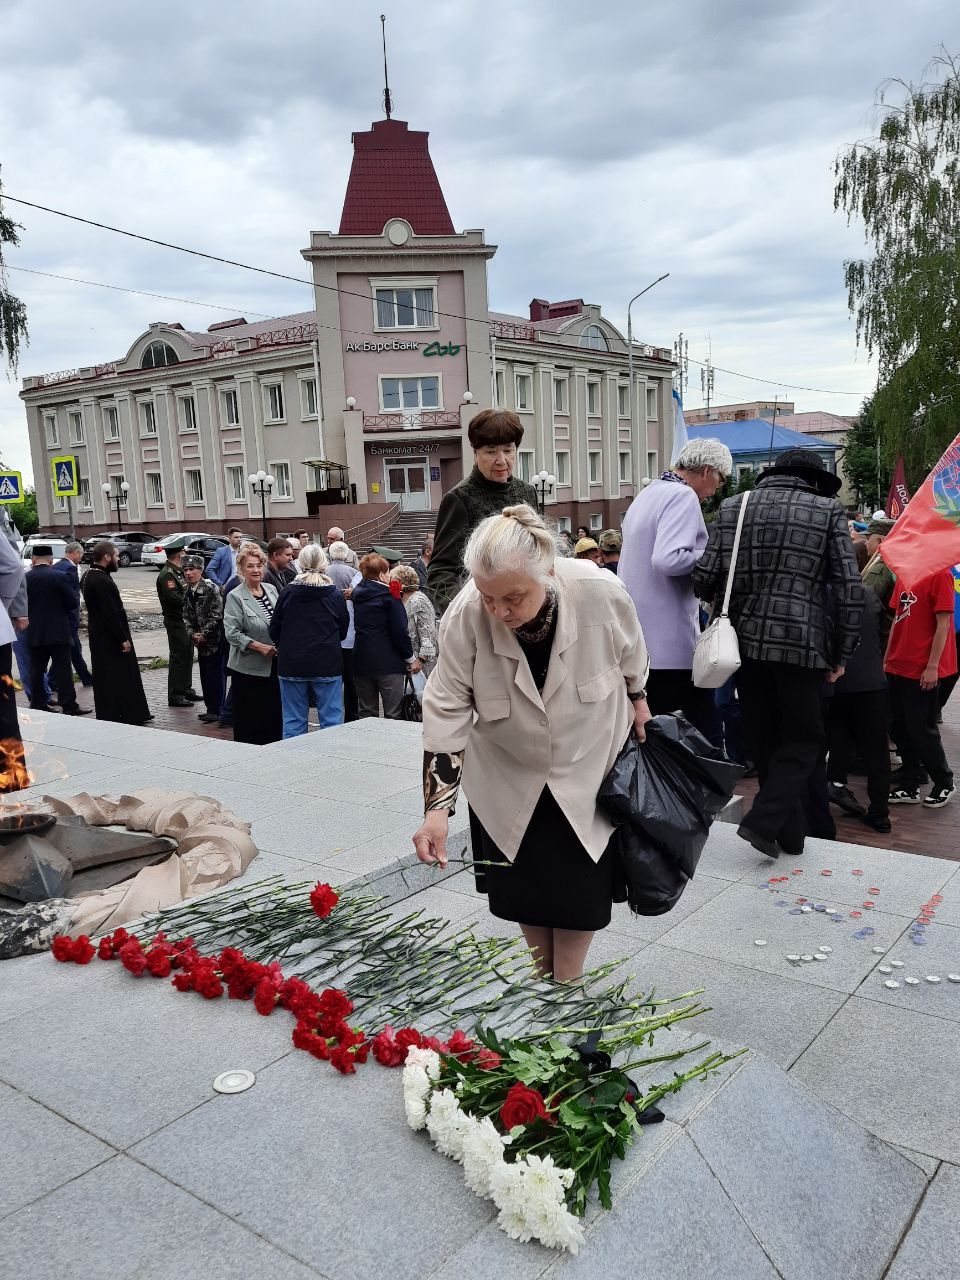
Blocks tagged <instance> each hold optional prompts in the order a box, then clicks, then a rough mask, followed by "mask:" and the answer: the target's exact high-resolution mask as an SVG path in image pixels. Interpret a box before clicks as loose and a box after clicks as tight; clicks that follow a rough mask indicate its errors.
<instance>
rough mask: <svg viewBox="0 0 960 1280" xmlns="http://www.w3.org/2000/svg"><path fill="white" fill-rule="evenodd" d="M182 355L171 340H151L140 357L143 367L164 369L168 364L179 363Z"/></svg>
mask: <svg viewBox="0 0 960 1280" xmlns="http://www.w3.org/2000/svg"><path fill="white" fill-rule="evenodd" d="M179 363H180V357H179V356H178V355H177V353H176V352H175V351H174V349H173V347H171V345H170V343H169V342H151V343H150V345H149V347H147V349H146V351H144V353H143V355H142V356H141V358H140V368H141V369H162V368H163V366H164V365H166V364H179Z"/></svg>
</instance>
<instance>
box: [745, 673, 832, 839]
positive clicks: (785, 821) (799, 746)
mask: <svg viewBox="0 0 960 1280" xmlns="http://www.w3.org/2000/svg"><path fill="white" fill-rule="evenodd" d="M824 678H825V672H823V671H822V670H819V669H817V668H812V667H794V666H789V665H788V664H786V663H783V662H758V661H756V660H755V659H753V658H744V660H743V665H742V666H741V668H740V670H739V671H738V672H737V677H736V679H737V695H738V697H739V699H740V712H741V716H742V722H743V732H744V737H745V738H746V741H747V750H748V753H749V755H750V758H751V759H752V760H753V761H754V762H755V764H756V766H757V777H758V778H759V780H760V790H759V791H758V792H757V796H756V799H755V800H754V802H753V807H752V808H751V810H750V812H749V813H748V814H747V816H746V818H744V826H746V827H749V828H750V830H751V831H755V832H756V833H757V834H758V835H761V836H764V837H765V838H766V839H768V840H776V841H778V842H779V844H780V846H781V847H782V848H783V849H785V850H787V852H790V853H798V852H799V851H800V850H801V849H802V848H803V837H804V836H805V835H806V833H807V830H808V824H807V819H806V815H805V812H804V799H805V798H806V796H807V790H808V786H809V784H810V781H811V777H812V776H813V775H814V774H815V772H816V771H817V769H818V764H819V762H820V760H821V749H822V747H823V743H824V737H825V734H824V727H823V698H822V692H823V681H824ZM815 781H816V780H815ZM824 781H825V779H824ZM808 807H813V808H819V806H816V805H814V806H809V803H808Z"/></svg>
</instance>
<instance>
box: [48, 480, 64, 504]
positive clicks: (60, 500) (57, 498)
mask: <svg viewBox="0 0 960 1280" xmlns="http://www.w3.org/2000/svg"><path fill="white" fill-rule="evenodd" d="M52 483H53V482H52V481H51V485H52ZM53 503H54V506H55V507H56V509H57V511H66V509H67V500H66V498H62V497H61V496H60V494H58V493H57V492H56V490H54V492H53Z"/></svg>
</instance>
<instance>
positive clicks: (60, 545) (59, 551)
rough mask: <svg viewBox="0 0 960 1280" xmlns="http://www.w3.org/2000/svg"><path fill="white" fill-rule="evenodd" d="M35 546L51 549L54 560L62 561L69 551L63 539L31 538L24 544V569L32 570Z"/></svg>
mask: <svg viewBox="0 0 960 1280" xmlns="http://www.w3.org/2000/svg"><path fill="white" fill-rule="evenodd" d="M35 546H39V547H49V548H50V550H51V551H52V552H53V558H54V560H62V559H63V557H64V555H65V554H66V550H67V544H66V541H65V540H64V539H63V538H35V537H32V536H31V537H29V538H28V539H27V540H26V542H25V543H24V544H23V557H22V558H23V567H24V569H29V568H30V559H31V557H32V556H33V548H34V547H35Z"/></svg>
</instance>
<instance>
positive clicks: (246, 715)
mask: <svg viewBox="0 0 960 1280" xmlns="http://www.w3.org/2000/svg"><path fill="white" fill-rule="evenodd" d="M227 674H228V675H229V676H230V678H231V680H232V686H231V687H232V689H233V740H234V742H252V743H254V744H255V745H256V746H260V747H262V746H266V744H267V743H268V742H279V741H280V739H281V738H282V737H283V711H282V710H281V705H280V681H279V680H278V679H277V660H276V658H274V660H273V663H272V665H271V667H270V674H269V675H268V676H251V675H247V674H246V673H245V672H243V671H234V670H233V669H232V668H231V667H228V668H227Z"/></svg>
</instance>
